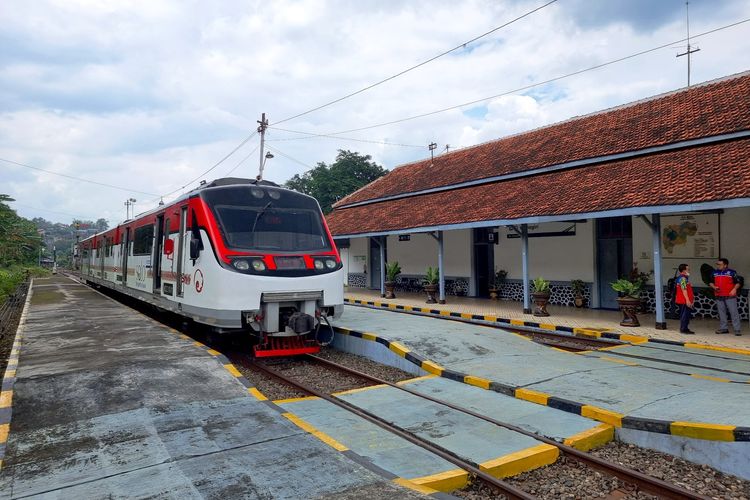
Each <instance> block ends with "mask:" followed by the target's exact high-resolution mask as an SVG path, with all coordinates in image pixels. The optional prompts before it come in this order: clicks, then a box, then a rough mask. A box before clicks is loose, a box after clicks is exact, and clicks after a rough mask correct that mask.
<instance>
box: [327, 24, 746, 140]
mask: <svg viewBox="0 0 750 500" xmlns="http://www.w3.org/2000/svg"><path fill="white" fill-rule="evenodd" d="M749 21H750V18H748V19H743V20H742V21H737V22H736V23H732V24H727V25H725V26H721V27H719V28H715V29H712V30H709V31H704V32H703V33H699V34H697V35H691V36H690V38H691V39H693V38H698V37H701V36H706V35H710V34H712V33H716V32H717V31H722V30H725V29H728V28H733V27H735V26H738V25H740V24H743V23H747V22H749ZM686 40H687V39H686V38H683V39H681V40H676V41H673V42H669V43H665V44H663V45H659V46H658V47H653V48H651V49H647V50H642V51H640V52H636V53H634V54H630V55H628V56H624V57H620V58H618V59H613V60H611V61H607V62H604V63H601V64H596V65H594V66H589V67H588V68H584V69H580V70H577V71H574V72H572V73H567V74H565V75H561V76H556V77H554V78H550V79H548V80H544V81H541V82H536V83H532V84H529V85H525V86H523V87H518V88H516V89H513V90H508V91H505V92H502V93H500V94H495V95H492V96H489V97H482V98H481V99H476V100H474V101H469V102H465V103H462V104H456V105H455V106H449V107H447V108H442V109H438V110H435V111H430V112H427V113H422V114H419V115H414V116H409V117H406V118H400V119H398V120H391V121H389V122H383V123H378V124H375V125H368V126H366V127H359V128H352V129H348V130H342V131H340V132H328V133H327V134H321V135H332V136H336V135H339V134H348V133H351V132H360V131H362V130H370V129H373V128H378V127H385V126H386V125H394V124H396V123H402V122H406V121H410V120H416V119H418V118H424V117H427V116H432V115H436V114H439V113H444V112H446V111H452V110H454V109H459V108H463V107H464V106H471V105H473V104H479V103H483V102H486V101H489V100H492V99H496V98H498V97H503V96H506V95H509V94H515V93H517V92H521V91H524V90H529V89H532V88H534V87H539V86H541V85H546V84H548V83H552V82H556V81H559V80H563V79H565V78H570V77H572V76H576V75H580V74H581V73H586V72H588V71H593V70H596V69H600V68H603V67H605V66H610V65H612V64H616V63H618V62H622V61H626V60H628V59H633V58H635V57H638V56H642V55H645V54H648V53H650V52H655V51H657V50H661V49H664V48H668V47H670V46H672V45H674V44H676V43H681V42H684V41H686Z"/></svg>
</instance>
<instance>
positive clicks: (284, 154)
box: [268, 146, 314, 170]
mask: <svg viewBox="0 0 750 500" xmlns="http://www.w3.org/2000/svg"><path fill="white" fill-rule="evenodd" d="M268 149H270V150H272V151H274V152H275V153H278V154H280V155H281V156H283V157H285V158H287V159H289V160H292V161H293V162H295V163H299V164H300V165H302V166H303V167H305V168H309V169H310V170H312V169H313V168H314V167H311V166H310V165H308V164H307V163H304V162H303V161H300V160H298V159H297V158H295V157H293V156H289V155H288V154H286V153H284V152H283V151H281V150H280V149H279V148H276V147H273V146H268Z"/></svg>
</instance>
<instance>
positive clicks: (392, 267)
mask: <svg viewBox="0 0 750 500" xmlns="http://www.w3.org/2000/svg"><path fill="white" fill-rule="evenodd" d="M399 274H401V266H400V265H399V264H398V261H394V262H388V263H387V264H386V265H385V280H386V281H396V278H397V277H398V275H399Z"/></svg>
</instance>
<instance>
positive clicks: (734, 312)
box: [711, 258, 742, 335]
mask: <svg viewBox="0 0 750 500" xmlns="http://www.w3.org/2000/svg"><path fill="white" fill-rule="evenodd" d="M711 288H713V289H714V295H715V296H716V308H717V309H718V310H719V329H718V330H716V333H717V334H723V333H729V328H728V325H727V313H728V314H729V317H730V318H731V319H732V328H733V329H734V334H735V335H742V332H740V326H741V324H740V311H739V309H738V308H737V296H738V295H739V290H740V279H739V276H737V272H736V271H735V270H734V269H729V260H727V259H725V258H720V259H719V260H718V261H716V269H714V274H713V279H712V281H711Z"/></svg>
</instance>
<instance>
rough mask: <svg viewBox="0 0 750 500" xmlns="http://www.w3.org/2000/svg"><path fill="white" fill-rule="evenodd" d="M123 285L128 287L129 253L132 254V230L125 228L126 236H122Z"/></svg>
mask: <svg viewBox="0 0 750 500" xmlns="http://www.w3.org/2000/svg"><path fill="white" fill-rule="evenodd" d="M120 251H121V252H122V285H123V286H128V253H129V252H130V228H129V227H126V228H125V234H124V235H123V236H122V246H121V250H120Z"/></svg>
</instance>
